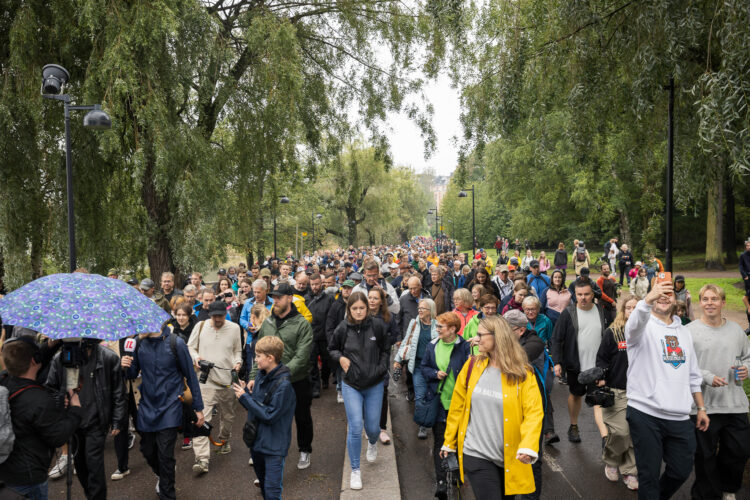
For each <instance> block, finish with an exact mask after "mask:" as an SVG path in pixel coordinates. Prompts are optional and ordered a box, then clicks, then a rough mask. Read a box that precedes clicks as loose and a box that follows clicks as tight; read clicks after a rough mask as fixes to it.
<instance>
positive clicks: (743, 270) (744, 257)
mask: <svg viewBox="0 0 750 500" xmlns="http://www.w3.org/2000/svg"><path fill="white" fill-rule="evenodd" d="M740 274H741V275H742V279H743V280H744V279H745V277H746V276H750V252H749V251H747V250H746V251H744V252H742V254H740Z"/></svg>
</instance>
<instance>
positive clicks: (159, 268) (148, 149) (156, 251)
mask: <svg viewBox="0 0 750 500" xmlns="http://www.w3.org/2000/svg"><path fill="white" fill-rule="evenodd" d="M145 159H146V168H145V169H144V172H143V185H142V186H141V197H142V199H143V205H144V207H145V208H146V213H147V215H148V218H149V220H150V221H151V223H152V224H153V227H154V228H155V230H154V233H153V234H152V236H151V244H150V245H149V248H148V250H147V252H146V255H147V257H148V265H149V268H150V275H151V279H152V280H154V282H155V283H159V281H160V278H161V274H162V273H163V272H166V271H170V272H172V273H175V286H181V285H182V273H177V272H176V271H177V268H176V266H175V264H174V255H173V253H172V246H171V241H170V237H169V227H170V225H171V216H170V210H169V198H168V197H169V192H168V191H165V192H164V193H158V192H157V190H156V184H155V182H154V175H155V173H154V169H155V167H156V157H155V155H154V151H153V143H151V142H150V139H149V138H147V140H146V141H145Z"/></svg>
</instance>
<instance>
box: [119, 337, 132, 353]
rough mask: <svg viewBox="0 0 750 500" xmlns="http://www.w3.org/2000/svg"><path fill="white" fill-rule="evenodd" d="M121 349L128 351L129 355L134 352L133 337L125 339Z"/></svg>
mask: <svg viewBox="0 0 750 500" xmlns="http://www.w3.org/2000/svg"><path fill="white" fill-rule="evenodd" d="M122 349H123V351H125V352H126V353H128V355H129V356H132V355H133V353H134V352H135V338H133V337H130V338H127V339H125V342H124V343H123V347H122Z"/></svg>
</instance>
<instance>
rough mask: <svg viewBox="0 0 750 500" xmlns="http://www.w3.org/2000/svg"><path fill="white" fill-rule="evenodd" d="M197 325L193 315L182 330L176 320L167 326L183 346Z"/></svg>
mask: <svg viewBox="0 0 750 500" xmlns="http://www.w3.org/2000/svg"><path fill="white" fill-rule="evenodd" d="M197 323H198V319H197V318H196V317H195V315H190V318H189V319H188V324H187V325H186V326H185V328H182V327H181V326H180V324H179V323H177V320H176V319H173V320H171V321H170V322H169V324H170V325H172V334H176V335H177V336H178V337H180V338H181V339H182V340H184V341H185V344H187V342H188V340H190V334H191V333H193V327H194V326H195V325H196V324H197ZM120 352H122V344H120Z"/></svg>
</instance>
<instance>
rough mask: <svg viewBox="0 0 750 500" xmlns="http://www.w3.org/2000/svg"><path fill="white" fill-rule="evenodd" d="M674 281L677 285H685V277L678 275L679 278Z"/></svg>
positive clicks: (676, 277)
mask: <svg viewBox="0 0 750 500" xmlns="http://www.w3.org/2000/svg"><path fill="white" fill-rule="evenodd" d="M674 281H675V283H677V282H678V281H680V282H682V283H685V277H684V276H683V275H681V274H678V275H677V276H675V277H674Z"/></svg>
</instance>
